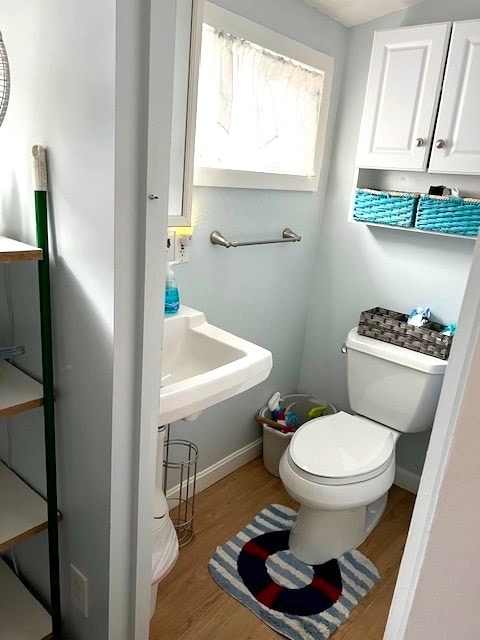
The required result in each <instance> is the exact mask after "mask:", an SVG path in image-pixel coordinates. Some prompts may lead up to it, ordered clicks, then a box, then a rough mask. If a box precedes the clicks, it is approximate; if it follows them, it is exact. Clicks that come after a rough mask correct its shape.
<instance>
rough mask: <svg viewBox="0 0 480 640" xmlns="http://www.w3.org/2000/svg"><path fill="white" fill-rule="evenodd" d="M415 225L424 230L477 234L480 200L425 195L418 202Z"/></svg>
mask: <svg viewBox="0 0 480 640" xmlns="http://www.w3.org/2000/svg"><path fill="white" fill-rule="evenodd" d="M415 226H416V227H417V229H423V230H424V231H437V232H439V233H452V234H455V235H460V236H476V235H478V230H479V228H480V200H477V199H476V198H455V197H451V196H429V195H424V196H422V197H421V198H420V201H419V203H418V210H417V220H416V223H415Z"/></svg>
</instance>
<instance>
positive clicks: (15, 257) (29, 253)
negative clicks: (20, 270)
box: [0, 236, 43, 263]
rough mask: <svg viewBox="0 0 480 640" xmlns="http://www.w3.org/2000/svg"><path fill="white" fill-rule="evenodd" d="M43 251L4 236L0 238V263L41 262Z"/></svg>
mask: <svg viewBox="0 0 480 640" xmlns="http://www.w3.org/2000/svg"><path fill="white" fill-rule="evenodd" d="M42 257H43V251H42V250H41V249H39V248H38V247H33V246H32V245H29V244H24V243H23V242H18V241H17V240H12V239H11V238H6V237H5V236H0V263H5V262H32V261H38V260H41V259H42Z"/></svg>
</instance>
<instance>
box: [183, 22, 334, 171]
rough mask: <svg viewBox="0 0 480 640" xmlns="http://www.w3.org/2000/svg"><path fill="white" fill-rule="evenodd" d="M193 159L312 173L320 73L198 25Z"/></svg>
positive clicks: (199, 163)
mask: <svg viewBox="0 0 480 640" xmlns="http://www.w3.org/2000/svg"><path fill="white" fill-rule="evenodd" d="M202 37H203V40H202V57H201V63H200V77H199V87H198V106H197V135H196V148H195V163H196V165H197V166H199V167H209V168H216V169H236V170H241V171H256V172H265V173H281V174H289V175H300V176H312V175H314V173H315V171H314V162H315V148H316V141H317V130H318V121H319V113H320V105H321V100H322V89H323V80H324V74H323V72H321V71H320V70H316V69H313V68H312V67H307V66H306V65H303V64H301V63H299V62H296V61H294V60H291V59H289V58H285V57H284V56H280V55H277V54H275V53H274V52H272V51H269V50H268V49H263V48H262V47H260V46H257V45H255V44H253V43H251V42H249V41H247V40H244V39H242V38H238V37H235V36H232V35H230V34H227V33H224V32H223V31H220V30H217V29H214V28H213V27H211V26H209V25H204V26H203V36H202Z"/></svg>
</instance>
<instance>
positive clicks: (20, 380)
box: [0, 360, 43, 418]
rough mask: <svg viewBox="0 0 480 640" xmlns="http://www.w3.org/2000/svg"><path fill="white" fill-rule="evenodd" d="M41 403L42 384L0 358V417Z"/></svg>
mask: <svg viewBox="0 0 480 640" xmlns="http://www.w3.org/2000/svg"><path fill="white" fill-rule="evenodd" d="M42 405H43V387H42V385H41V384H40V383H39V382H37V381H36V380H33V378H30V376H28V375H27V374H26V373H23V371H20V369H17V367H14V366H13V365H11V364H9V363H8V362H5V360H0V418H4V417H7V416H13V415H15V414H17V413H22V412H23V411H29V410H30V409H35V408H36V407H41V406H42Z"/></svg>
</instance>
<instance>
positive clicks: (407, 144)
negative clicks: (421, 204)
mask: <svg viewBox="0 0 480 640" xmlns="http://www.w3.org/2000/svg"><path fill="white" fill-rule="evenodd" d="M450 27H451V24H450V23H440V24H433V25H423V26H418V27H405V28H402V29H392V30H388V31H379V32H377V33H376V34H375V38H374V42H373V49H372V57H371V61H370V71H369V76H368V83H367V93H366V98H365V106H364V113H363V118H362V124H361V130H360V138H359V145H358V152H357V161H356V164H357V166H358V167H361V168H373V169H391V170H398V169H404V170H409V171H426V170H427V169H428V171H429V172H432V173H433V172H434V173H462V174H480V127H479V126H478V114H479V113H480V20H469V21H466V22H457V23H455V24H454V26H453V31H452V39H451V42H450V44H449V36H450V30H451V29H450ZM447 50H448V63H447V68H446V71H445V61H446V57H447ZM440 95H441V98H440ZM437 115H438V119H437ZM435 121H437V124H436V126H435ZM434 127H435V129H434Z"/></svg>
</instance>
